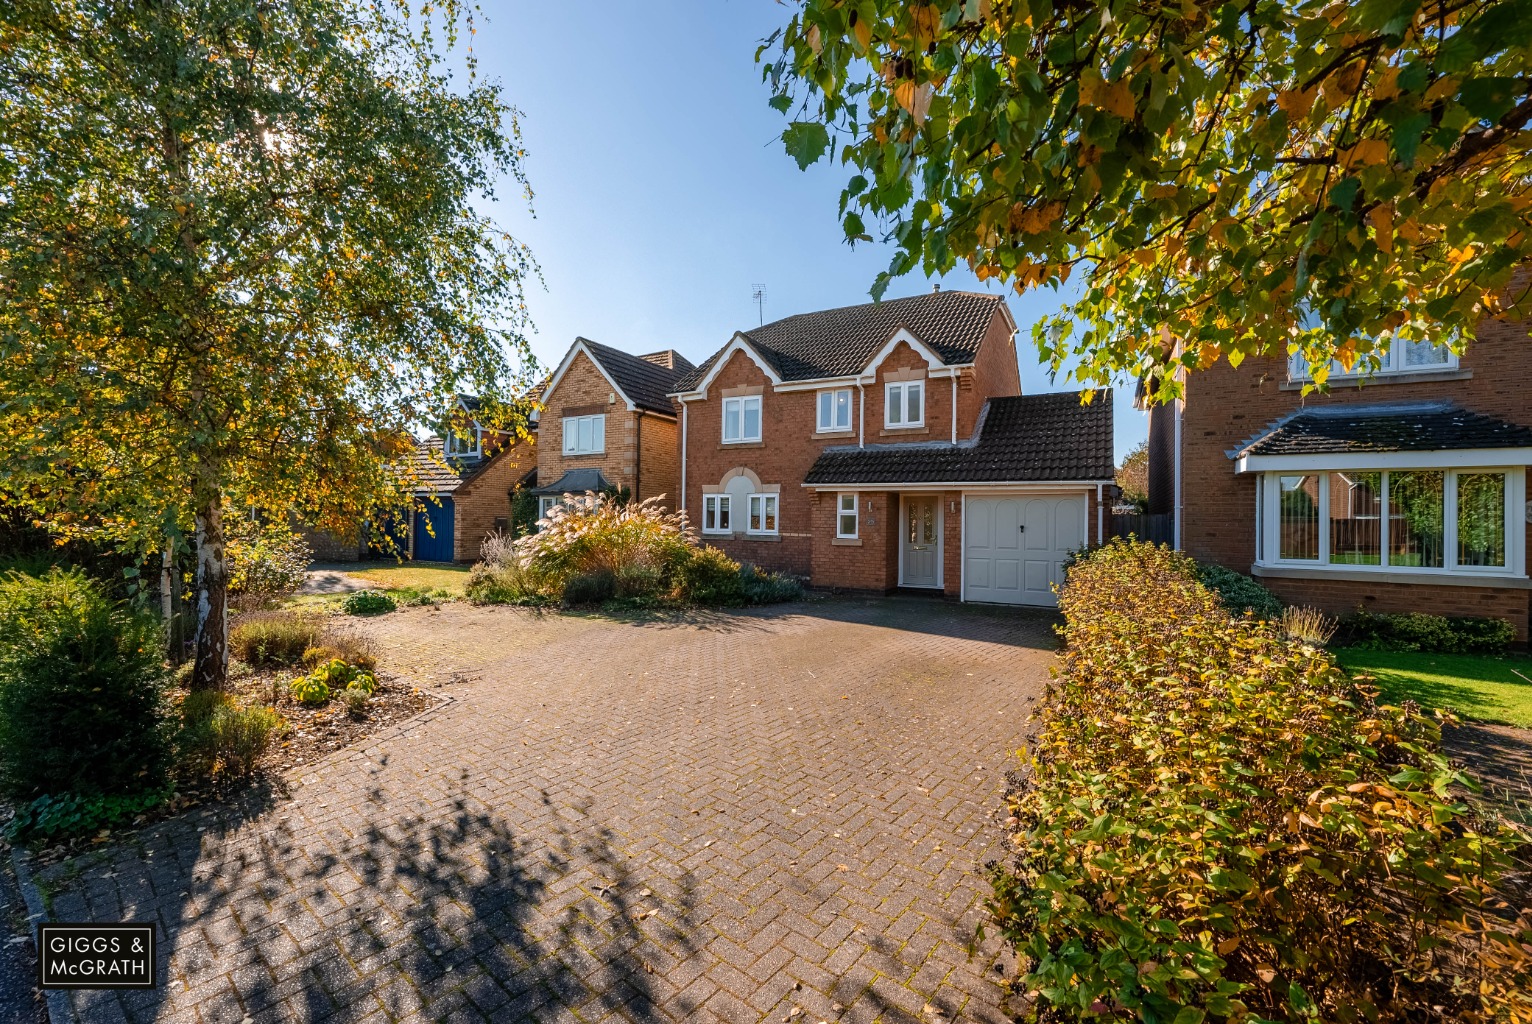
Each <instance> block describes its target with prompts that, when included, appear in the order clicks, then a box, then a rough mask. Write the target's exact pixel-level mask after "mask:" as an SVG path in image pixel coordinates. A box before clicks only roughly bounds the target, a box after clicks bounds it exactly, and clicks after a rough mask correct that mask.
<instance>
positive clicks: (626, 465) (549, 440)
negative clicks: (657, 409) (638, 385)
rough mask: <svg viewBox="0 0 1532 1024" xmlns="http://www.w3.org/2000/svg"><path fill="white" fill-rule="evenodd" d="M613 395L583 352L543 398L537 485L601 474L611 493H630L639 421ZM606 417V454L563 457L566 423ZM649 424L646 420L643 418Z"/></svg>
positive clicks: (538, 431)
mask: <svg viewBox="0 0 1532 1024" xmlns="http://www.w3.org/2000/svg"><path fill="white" fill-rule="evenodd" d="M614 394H615V392H614V391H613V389H612V385H611V384H610V383H608V381H607V379H606V377H604V376H603V375H602V373H601V371H600V370H598V369H597V368H596V364H595V363H593V362H591V360H590V358H589V357H588V356H587V355H586V354H585V353H584V352H581V353H580V354H579V355H577V356H575V358H574V362H573V363H571V364H570V366H569V369H568V371H566V372H565V374H564V376H562V377H560V378H559V382H558V387H557V388H556V389H555V390H554V391H552V392H549V393H548V394H545V395H543V399H542V400H543V405H544V411H543V414H542V416H541V417H540V418H539V420H538V425H537V482H538V485H539V486H546V485H548V484H552V483H556V482H557V481H558V478H559V477H561V476H563V475H564V473H565V472H567V471H568V470H571V469H599V470H601V474H602V475H603V476H605V477H606V479H607V481H608V482H609V483H611V484H612V486H614V487H628V488H631V487H632V486H633V483H634V479H633V478H634V471H635V469H636V468H637V452H638V426H637V417H636V416H635V415H634V414H633V413H631V412H629V411H628V407H627V405H626V404H625V403H624V402H623V401H622V398H621V397H620V396H619V397H618V398H617V401H615V402H613V401H611V400H610V399H611V397H612V396H613V395H614ZM594 413H604V414H605V416H606V450H605V451H603V452H601V453H599V454H596V455H565V454H564V417H565V416H575V415H579V416H583V415H590V414H594ZM646 418H647V417H646Z"/></svg>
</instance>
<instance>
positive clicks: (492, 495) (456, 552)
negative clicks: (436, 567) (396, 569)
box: [452, 440, 537, 562]
mask: <svg viewBox="0 0 1532 1024" xmlns="http://www.w3.org/2000/svg"><path fill="white" fill-rule="evenodd" d="M536 467H537V452H536V451H535V449H534V446H533V444H532V442H531V441H530V440H528V441H519V442H517V443H516V444H514V445H512V446H511V447H510V448H509V449H505V450H502V451H499V452H496V453H495V454H493V455H491V456H490V457H489V464H488V465H486V466H485V467H484V468H483V469H481V470H480V471H479V472H478V473H477V474H476V475H475V476H474V477H473V479H471V480H469V481H468V482H466V483H464V484H462V485H461V486H459V487H458V489H457V491H456V492H455V493H454V494H453V495H452V497H453V506H454V513H453V514H454V517H455V518H454V520H453V525H452V557H453V558H454V559H455V560H456V561H459V562H477V561H478V560H479V549H480V548H481V547H482V546H483V545H484V538H485V537H487V536H489V534H490V533H491V532H492V531H493V530H494V529H495V526H496V522H497V520H504V521H506V522H504V523H502V524H501V525H502V526H506V525H508V523H509V520H510V516H511V496H510V495H511V489H512V488H513V487H515V486H516V484H517V483H519V482H520V481H521V478H522V477H524V476H526V475H527V474H528V473H530V472H532V470H533V469H535V468H536Z"/></svg>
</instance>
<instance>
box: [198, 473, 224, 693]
mask: <svg viewBox="0 0 1532 1024" xmlns="http://www.w3.org/2000/svg"><path fill="white" fill-rule="evenodd" d="M197 497H198V501H197V509H196V517H197V578H196V579H197V582H196V601H197V609H196V611H197V629H196V663H195V665H194V666H193V668H192V677H191V688H192V689H193V690H222V689H225V688H226V687H227V686H228V680H229V563H228V560H227V558H226V557H225V555H224V548H223V497H222V495H221V494H220V493H219V491H218V489H217V488H216V487H214V488H199V489H198V494H197Z"/></svg>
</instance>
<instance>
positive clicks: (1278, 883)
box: [989, 541, 1532, 1024]
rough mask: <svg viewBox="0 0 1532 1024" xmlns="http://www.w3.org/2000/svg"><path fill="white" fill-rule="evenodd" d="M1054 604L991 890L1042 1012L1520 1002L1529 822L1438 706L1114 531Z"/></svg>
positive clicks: (1275, 1010)
mask: <svg viewBox="0 0 1532 1024" xmlns="http://www.w3.org/2000/svg"><path fill="white" fill-rule="evenodd" d="M1059 605H1060V609H1061V611H1062V612H1063V613H1064V616H1065V619H1066V625H1065V626H1063V627H1062V634H1063V637H1064V640H1065V642H1066V645H1065V647H1064V650H1063V652H1062V654H1061V655H1060V659H1061V667H1060V669H1059V670H1058V673H1057V677H1056V679H1055V681H1054V682H1053V683H1052V684H1050V686H1049V687H1048V689H1047V692H1046V696H1045V700H1044V703H1043V705H1042V707H1041V710H1040V716H1041V719H1042V725H1041V731H1040V734H1039V736H1038V738H1037V741H1036V745H1035V747H1034V749H1033V751H1032V757H1031V763H1030V767H1031V772H1030V774H1029V775H1028V776H1027V777H1025V778H1024V779H1023V780H1022V781H1021V782H1020V783H1019V786H1018V788H1017V789H1016V790H1015V791H1013V792H1012V793H1011V794H1010V796H1009V798H1008V801H1009V807H1010V811H1011V814H1012V815H1013V817H1012V818H1011V820H1010V825H1011V826H1012V828H1013V830H1014V834H1013V835H1012V837H1011V838H1012V850H1013V857H1012V858H1011V859H1010V860H1009V862H1008V863H1004V864H1001V865H997V866H996V867H995V868H994V869H993V876H992V878H993V883H994V893H993V896H992V898H991V899H990V901H989V909H990V911H991V913H992V915H993V920H994V922H995V923H996V924H997V925H998V928H999V930H1000V931H1001V933H1002V934H1003V935H1004V937H1005V938H1006V939H1007V940H1008V941H1009V942H1010V943H1011V944H1012V945H1013V946H1014V947H1015V949H1016V951H1017V954H1018V972H1019V975H1020V977H1019V978H1018V979H1017V980H1016V985H1015V987H1016V989H1017V990H1018V991H1023V992H1031V993H1035V997H1036V1012H1037V1018H1038V1019H1039V1020H1043V1021H1067V1020H1138V1021H1144V1022H1170V1024H1175V1022H1181V1024H1186V1022H1200V1021H1204V1020H1217V1021H1232V1022H1238V1024H1246V1022H1248V1024H1255V1022H1257V1021H1285V1022H1293V1024H1298V1022H1317V1021H1338V1022H1358V1024H1360V1022H1362V1021H1432V1022H1435V1021H1440V1022H1443V1024H1445V1022H1447V1021H1457V1020H1465V1019H1472V1020H1483V1021H1489V1020H1501V1019H1504V1020H1516V1019H1521V1020H1525V1019H1527V1018H1526V1015H1527V1014H1528V1013H1529V1012H1532V1003H1529V1001H1528V993H1529V992H1532V919H1529V918H1528V916H1527V915H1526V914H1525V913H1524V914H1523V915H1522V916H1521V917H1520V918H1519V919H1518V918H1517V917H1516V912H1515V910H1512V909H1508V907H1507V904H1505V903H1503V902H1499V895H1500V892H1501V887H1502V886H1503V884H1504V883H1505V881H1506V879H1507V875H1508V872H1509V871H1510V870H1511V869H1512V866H1513V863H1514V859H1515V858H1516V857H1517V856H1518V855H1519V854H1521V853H1524V852H1525V850H1526V845H1525V837H1524V836H1522V835H1521V834H1519V833H1518V832H1517V831H1516V830H1515V829H1516V826H1515V825H1514V824H1513V823H1508V822H1506V821H1504V820H1502V819H1500V818H1498V817H1494V816H1492V815H1490V814H1489V812H1488V811H1486V810H1484V809H1476V808H1474V807H1473V806H1471V805H1470V804H1469V803H1467V802H1465V801H1463V800H1462V799H1460V797H1459V796H1458V795H1457V793H1458V792H1459V791H1460V787H1462V786H1464V785H1467V784H1469V783H1470V780H1469V779H1468V778H1467V777H1466V776H1464V775H1463V774H1461V773H1460V772H1458V771H1456V770H1455V769H1453V767H1452V766H1451V765H1450V764H1449V763H1448V761H1447V759H1446V757H1445V756H1443V754H1442V753H1441V751H1440V746H1439V741H1440V733H1439V729H1438V726H1437V725H1436V723H1435V722H1434V721H1432V720H1430V719H1427V718H1425V717H1423V716H1422V715H1421V714H1420V712H1419V711H1418V709H1415V708H1413V707H1403V708H1397V707H1388V706H1380V705H1377V704H1376V703H1375V702H1374V695H1375V691H1370V690H1366V689H1363V688H1361V687H1360V686H1359V685H1358V684H1356V683H1354V682H1352V681H1351V680H1349V679H1348V678H1347V677H1346V676H1345V675H1344V674H1343V673H1342V672H1341V671H1339V670H1338V669H1337V668H1336V666H1335V664H1334V662H1333V661H1332V660H1331V658H1330V656H1329V655H1328V654H1327V653H1326V652H1325V651H1324V650H1323V649H1321V648H1318V647H1315V646H1314V645H1312V644H1305V643H1301V642H1297V641H1294V640H1290V639H1288V638H1286V637H1285V636H1284V635H1283V634H1282V631H1281V626H1280V623H1267V622H1260V621H1256V620H1251V619H1231V618H1230V617H1229V615H1228V612H1227V609H1226V607H1225V606H1224V605H1223V603H1222V601H1221V599H1220V598H1219V597H1217V596H1215V594H1214V593H1213V592H1212V591H1211V590H1210V589H1208V588H1207V587H1205V586H1203V585H1202V584H1201V583H1200V582H1198V574H1197V571H1196V567H1195V566H1194V565H1193V563H1192V562H1191V561H1190V560H1189V559H1187V558H1185V557H1184V556H1182V555H1179V554H1176V553H1174V552H1171V551H1169V550H1167V549H1165V548H1159V547H1155V546H1153V545H1148V544H1140V543H1132V542H1122V541H1114V542H1113V543H1111V544H1109V545H1107V546H1106V547H1104V548H1102V549H1100V550H1098V551H1097V552H1095V553H1094V554H1092V555H1091V556H1090V557H1089V558H1086V559H1084V560H1082V561H1081V562H1079V563H1078V564H1076V565H1075V566H1074V567H1073V568H1072V569H1071V570H1070V571H1069V573H1068V575H1067V578H1066V585H1065V586H1064V588H1063V590H1062V592H1061V594H1060V599H1059Z"/></svg>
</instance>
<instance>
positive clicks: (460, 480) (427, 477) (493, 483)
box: [403, 395, 537, 562]
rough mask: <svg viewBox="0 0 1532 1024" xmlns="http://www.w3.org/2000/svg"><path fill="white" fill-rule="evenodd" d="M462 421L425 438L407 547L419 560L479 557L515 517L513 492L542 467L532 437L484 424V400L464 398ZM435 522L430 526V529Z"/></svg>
mask: <svg viewBox="0 0 1532 1024" xmlns="http://www.w3.org/2000/svg"><path fill="white" fill-rule="evenodd" d="M458 405H459V412H460V416H461V419H462V423H461V425H460V426H459V427H458V429H456V430H444V431H443V432H442V434H441V435H437V436H433V437H428V438H426V439H425V440H423V441H421V442H420V443H419V447H418V449H417V452H416V457H415V472H416V475H417V477H418V479H419V483H418V486H417V489H416V491H415V497H416V498H417V499H418V501H419V503H420V505H421V506H422V507H421V508H419V509H417V510H416V511H415V513H414V515H413V516H412V517H411V521H410V524H409V530H408V533H407V537H406V538H404V539H403V544H404V547H405V552H406V553H407V554H408V555H409V556H410V557H411V558H413V559H415V560H416V561H417V562H473V561H477V560H478V558H479V550H480V548H481V547H483V545H484V538H485V537H487V536H489V534H490V533H492V532H494V531H496V530H505V529H506V527H507V525H508V523H509V522H510V514H511V493H512V492H513V491H514V490H515V489H516V487H517V486H518V485H520V484H523V483H525V482H528V481H529V480H530V479H531V476H532V474H534V473H535V472H536V471H537V454H536V452H534V451H533V448H532V442H531V441H517V440H515V438H514V437H512V436H511V435H509V434H506V433H503V432H497V431H493V430H488V429H486V428H484V427H482V426H480V425H479V422H478V420H477V419H475V418H474V414H475V413H476V412H477V410H478V401H477V400H476V399H474V398H473V397H471V396H466V395H465V396H463V397H461V398H459V399H458ZM428 526H429V528H428Z"/></svg>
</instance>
